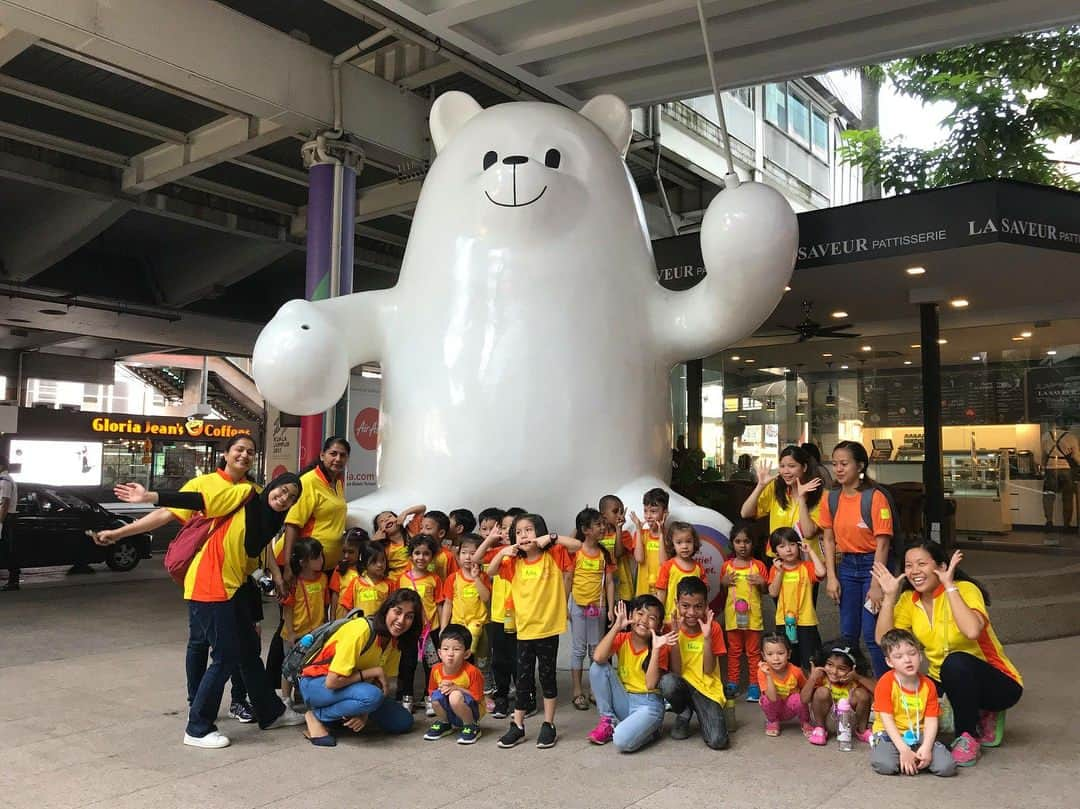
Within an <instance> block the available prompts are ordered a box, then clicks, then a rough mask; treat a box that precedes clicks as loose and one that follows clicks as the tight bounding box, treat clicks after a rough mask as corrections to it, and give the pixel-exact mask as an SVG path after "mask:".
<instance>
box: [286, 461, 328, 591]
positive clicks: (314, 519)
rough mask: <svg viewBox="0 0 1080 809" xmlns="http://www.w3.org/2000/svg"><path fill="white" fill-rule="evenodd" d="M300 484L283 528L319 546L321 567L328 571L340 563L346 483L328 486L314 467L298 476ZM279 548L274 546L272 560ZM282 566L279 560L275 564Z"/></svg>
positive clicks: (321, 474)
mask: <svg viewBox="0 0 1080 809" xmlns="http://www.w3.org/2000/svg"><path fill="white" fill-rule="evenodd" d="M300 484H301V486H302V487H303V490H302V491H301V492H300V497H299V499H298V500H297V501H296V503H294V504H293V507H292V508H290V509H289V513H288V514H286V515H285V524H286V525H292V526H295V527H296V529H297V530H298V531H299V532H300V536H301V537H311V538H312V539H317V540H319V542H320V543H322V547H323V557H324V559H325V561H324V564H323V567H324V568H325V569H327V570H329V569H330V568H331V567H333V566H334V565H336V564H337V563H338V561H339V560H340V559H341V543H342V538H343V536H344V534H345V511H346V505H345V481H344V480H341V479H339V480H336V481H333V482H331V481H330V480H328V479H327V477H326V475H325V474H324V473H323V470H322V467H320V466H316V467H315V468H314V469H311V470H309V471H307V472H305V473H304V474H302V475H301V476H300ZM282 547H284V543H282V544H281V546H278V545H275V547H274V553H275V556H276V555H277V554H279V553H280V551H281V548H282ZM281 562H282V560H281V559H279V560H278V563H279V564H281ZM284 562H288V560H287V559H285V560H284Z"/></svg>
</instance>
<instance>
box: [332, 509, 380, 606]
mask: <svg viewBox="0 0 1080 809" xmlns="http://www.w3.org/2000/svg"><path fill="white" fill-rule="evenodd" d="M369 539H370V538H369V537H368V532H367V531H365V530H364V529H363V528H350V529H349V530H348V531H346V532H345V539H344V540H343V541H342V543H341V559H340V561H338V563H337V565H336V566H335V567H334V572H333V573H331V574H330V618H331V619H335V618H341V617H343V616H344V615H345V613H346V612H348V610H343V609H342V608H341V594H342V592H343V591H345V590H348V589H349V588H350V587H351V586H352V582H353V580H354V579H355V578H356V577H357V576H359V575H360V571H359V569H358V568H357V563H358V562H359V560H360V551H361V550H362V549H363V546H364V545H365V544H366V543H367V542H368V541H369ZM371 614H372V615H374V613H371Z"/></svg>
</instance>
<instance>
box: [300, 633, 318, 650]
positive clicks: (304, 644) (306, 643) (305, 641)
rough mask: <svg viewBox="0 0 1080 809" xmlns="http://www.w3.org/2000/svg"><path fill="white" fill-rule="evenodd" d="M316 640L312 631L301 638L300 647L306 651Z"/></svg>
mask: <svg viewBox="0 0 1080 809" xmlns="http://www.w3.org/2000/svg"><path fill="white" fill-rule="evenodd" d="M314 642H315V638H314V637H313V636H312V634H311V633H310V632H308V633H307V634H306V635H304V637H302V638H300V648H301V649H304V650H305V651H306V650H308V649H310V648H311V644H313V643H314Z"/></svg>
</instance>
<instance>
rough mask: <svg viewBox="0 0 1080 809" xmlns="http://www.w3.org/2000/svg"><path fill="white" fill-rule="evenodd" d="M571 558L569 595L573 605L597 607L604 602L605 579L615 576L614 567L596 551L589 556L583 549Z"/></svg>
mask: <svg viewBox="0 0 1080 809" xmlns="http://www.w3.org/2000/svg"><path fill="white" fill-rule="evenodd" d="M573 558H574V569H573V581H572V583H571V585H570V594H571V595H572V596H573V597H574V603H575V604H577V605H578V606H579V607H587V606H589V605H591V604H595V605H599V604H600V603H601V602H602V601H603V600H604V581H605V577H607V576H614V575H615V565H614V564H612V563H610V562H608V561H607V560H606V559H605V558H604V554H603V553H602V552H600V551H597V552H596V555H595V556H590V555H589V553H588V552H587V551H586V550H585V548H584V547H583V548H582V549H581V550H580V551H578V552H577V553H575V554H574V555H573ZM608 606H609V607H610V606H611V605H610V604H609V605H608Z"/></svg>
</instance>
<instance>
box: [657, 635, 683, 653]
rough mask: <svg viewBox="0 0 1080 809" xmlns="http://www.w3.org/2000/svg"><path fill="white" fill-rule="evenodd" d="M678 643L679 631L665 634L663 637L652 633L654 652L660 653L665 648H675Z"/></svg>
mask: <svg viewBox="0 0 1080 809" xmlns="http://www.w3.org/2000/svg"><path fill="white" fill-rule="evenodd" d="M678 641H679V632H678V630H672V631H671V632H665V633H664V634H663V635H657V634H656V633H655V632H653V633H652V648H653V651H654V652H659V651H660V650H661V649H663V648H664V647H665V646H674V645H675V644H676V643H678Z"/></svg>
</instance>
